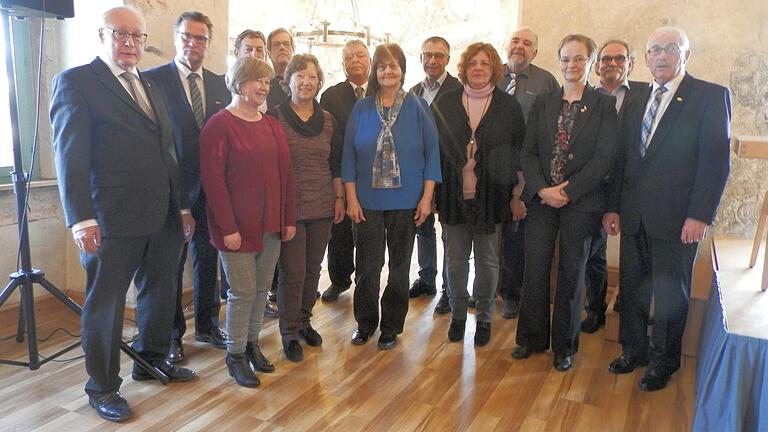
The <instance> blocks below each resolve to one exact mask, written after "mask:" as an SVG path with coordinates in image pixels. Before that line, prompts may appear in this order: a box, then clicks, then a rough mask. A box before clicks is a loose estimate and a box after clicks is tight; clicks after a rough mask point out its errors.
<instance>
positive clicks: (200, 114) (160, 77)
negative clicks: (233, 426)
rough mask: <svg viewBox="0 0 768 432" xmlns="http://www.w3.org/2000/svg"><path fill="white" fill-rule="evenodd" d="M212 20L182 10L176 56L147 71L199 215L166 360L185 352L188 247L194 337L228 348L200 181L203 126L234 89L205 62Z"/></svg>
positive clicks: (179, 286) (180, 273)
mask: <svg viewBox="0 0 768 432" xmlns="http://www.w3.org/2000/svg"><path fill="white" fill-rule="evenodd" d="M212 28H213V24H212V23H211V20H210V19H209V18H208V17H207V16H206V15H204V14H202V13H201V12H196V11H190V12H184V13H182V14H181V15H179V17H178V18H176V22H175V23H174V26H173V30H174V46H175V47H176V57H175V58H174V59H173V60H172V61H171V62H170V63H168V64H165V65H163V66H160V67H157V68H154V69H152V70H149V71H147V72H146V73H145V74H144V75H145V76H146V77H148V78H149V79H150V80H152V81H153V82H154V83H155V84H157V87H158V89H159V90H160V92H161V93H162V94H163V97H164V98H165V103H166V106H167V108H168V114H169V116H170V118H171V124H172V126H173V137H174V144H175V147H176V155H177V157H178V161H179V167H180V169H181V179H182V187H183V191H184V193H185V194H186V196H187V200H188V202H189V203H190V204H191V206H192V217H194V218H195V221H197V229H196V230H195V233H194V235H193V236H192V240H191V241H190V242H189V246H188V247H184V250H183V251H182V254H181V261H180V263H179V267H178V280H177V284H176V314H175V316H174V320H173V331H172V334H171V346H170V350H169V351H168V360H169V361H171V362H177V361H180V360H181V359H182V358H183V357H184V347H183V345H182V344H181V338H182V337H183V336H184V333H185V332H186V330H187V325H186V319H185V318H184V309H185V308H184V305H182V301H181V292H182V288H183V286H184V285H183V283H184V263H185V262H186V260H187V251H188V250H191V252H192V284H193V289H194V291H193V302H194V308H195V340H197V341H198V342H207V343H209V344H211V345H213V346H214V347H216V348H219V349H225V348H226V335H225V334H224V332H223V331H221V328H220V327H219V310H220V309H221V302H220V301H219V295H218V293H217V291H216V280H217V267H218V266H217V263H218V251H217V250H216V248H214V247H213V246H211V244H210V236H209V234H208V220H207V217H206V214H205V202H206V200H205V193H204V192H203V190H202V187H201V184H200V148H199V147H200V145H199V139H200V131H201V130H202V128H203V126H204V125H205V122H206V121H207V120H208V118H210V117H211V116H212V115H213V114H215V113H216V112H217V111H219V110H220V109H222V108H224V107H225V106H227V105H228V104H229V102H230V98H231V96H230V94H229V91H227V87H226V84H225V83H224V78H223V77H222V76H220V75H216V74H214V73H213V72H211V71H209V70H208V69H205V68H204V67H203V61H204V60H205V57H206V55H207V54H208V46H209V45H210V40H211V30H212Z"/></svg>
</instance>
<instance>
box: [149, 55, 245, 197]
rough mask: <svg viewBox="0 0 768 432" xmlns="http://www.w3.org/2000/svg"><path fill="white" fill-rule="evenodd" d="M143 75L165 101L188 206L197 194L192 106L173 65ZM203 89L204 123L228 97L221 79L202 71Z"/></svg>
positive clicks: (197, 137)
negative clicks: (152, 83)
mask: <svg viewBox="0 0 768 432" xmlns="http://www.w3.org/2000/svg"><path fill="white" fill-rule="evenodd" d="M144 76H145V77H147V78H149V79H150V80H152V81H154V82H155V83H156V84H157V87H158V88H159V90H160V92H161V93H162V94H163V97H164V98H165V103H166V106H167V107H168V114H169V116H170V119H171V124H172V125H173V142H174V145H175V147H176V155H177V156H178V158H179V168H180V169H181V182H182V186H183V188H184V193H185V194H186V196H187V200H188V201H189V203H191V204H194V203H196V202H197V199H198V196H199V195H200V191H201V190H202V188H201V184H200V144H199V140H200V128H199V127H198V126H197V121H195V116H194V114H192V107H190V105H189V101H188V100H187V94H186V92H185V91H184V87H183V85H182V82H181V77H180V76H179V70H178V68H177V67H176V63H175V62H173V61H171V62H170V63H168V64H165V65H162V66H158V67H156V68H154V69H150V70H148V71H146V72H144ZM203 83H204V86H205V121H206V122H207V121H208V119H209V118H211V116H212V115H214V114H216V113H217V112H218V111H219V110H220V109H222V108H224V107H226V106H227V105H229V103H230V102H231V100H232V95H231V94H230V93H229V90H227V85H226V84H225V83H224V77H223V76H221V75H216V74H215V73H213V72H211V71H209V70H208V69H205V68H203Z"/></svg>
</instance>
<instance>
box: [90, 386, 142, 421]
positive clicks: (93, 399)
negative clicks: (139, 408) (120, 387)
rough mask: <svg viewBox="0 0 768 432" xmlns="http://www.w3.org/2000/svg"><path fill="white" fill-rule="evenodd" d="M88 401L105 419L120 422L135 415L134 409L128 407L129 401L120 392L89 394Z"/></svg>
mask: <svg viewBox="0 0 768 432" xmlns="http://www.w3.org/2000/svg"><path fill="white" fill-rule="evenodd" d="M88 403H89V404H90V405H91V406H92V407H93V409H95V410H96V412H97V413H98V414H99V416H100V417H101V418H103V419H104V420H109V421H111V422H116V423H120V422H124V421H126V420H128V419H129V418H131V417H133V411H131V408H130V407H128V401H126V400H125V398H123V396H122V395H121V394H120V392H112V393H106V394H103V395H101V396H88Z"/></svg>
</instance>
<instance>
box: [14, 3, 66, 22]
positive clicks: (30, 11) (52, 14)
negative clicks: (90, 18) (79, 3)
mask: <svg viewBox="0 0 768 432" xmlns="http://www.w3.org/2000/svg"><path fill="white" fill-rule="evenodd" d="M0 8H3V9H6V10H8V11H9V15H13V16H24V17H39V16H42V17H44V18H58V19H64V18H72V17H74V16H75V6H74V4H73V0H0Z"/></svg>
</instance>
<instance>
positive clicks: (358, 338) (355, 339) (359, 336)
mask: <svg viewBox="0 0 768 432" xmlns="http://www.w3.org/2000/svg"><path fill="white" fill-rule="evenodd" d="M371 334H372V332H371V333H369V332H366V331H364V330H360V329H357V330H355V332H354V333H352V345H365V343H366V342H368V339H369V338H370V337H371Z"/></svg>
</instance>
